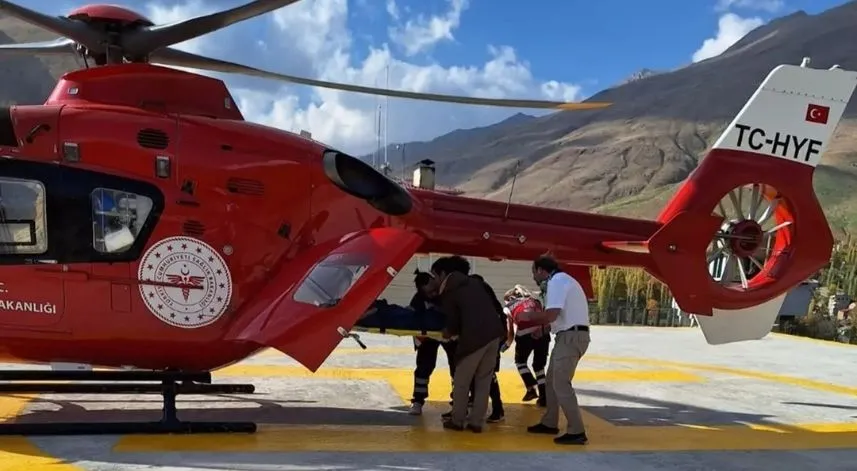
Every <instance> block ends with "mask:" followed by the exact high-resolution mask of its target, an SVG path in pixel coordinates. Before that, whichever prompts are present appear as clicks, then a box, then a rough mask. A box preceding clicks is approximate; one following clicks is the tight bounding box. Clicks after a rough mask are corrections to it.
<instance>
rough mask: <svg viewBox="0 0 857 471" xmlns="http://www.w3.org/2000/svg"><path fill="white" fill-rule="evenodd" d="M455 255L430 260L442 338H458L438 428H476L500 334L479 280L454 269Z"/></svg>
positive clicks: (483, 411) (485, 403)
mask: <svg viewBox="0 0 857 471" xmlns="http://www.w3.org/2000/svg"><path fill="white" fill-rule="evenodd" d="M460 259H461V257H443V258H440V259H438V260H437V261H435V262H434V264H432V267H431V271H432V275H434V277H435V279H436V280H437V282H439V283H440V285H439V287H438V298H439V302H440V307H441V310H442V311H443V312H444V314H445V315H446V325H447V327H446V329H445V330H444V337H445V338H451V337H458V345H457V346H456V349H455V374H454V377H453V390H452V414H451V416H450V419H449V421H445V422H444V424H443V426H444V428H448V429H453V430H463V429H464V428H465V422H467V425H466V427H467V428H469V429H470V430H472V431H474V432H477V433H478V432H481V431H482V427H483V425H484V423H485V415H486V412H487V410H488V395H489V392H490V389H491V378H492V375H493V374H494V366H495V365H496V356H497V351H498V350H499V348H500V340H501V337H503V325H502V323H501V322H500V318H499V317H498V316H497V311H496V309H495V307H494V302H493V300H492V299H491V296H489V294H488V293H487V292H486V290H485V287H484V283H482V282H480V281H479V280H476V279H473V278H471V277H469V276H468V275H466V274H464V273H461V272H460V271H457V270H456V269H455V268H456V266H460ZM471 381H473V382H474V395H473V396H474V397H473V409H472V410H471V412H470V416H469V417H468V414H467V396H468V393H469V392H470V391H469V390H470V382H471Z"/></svg>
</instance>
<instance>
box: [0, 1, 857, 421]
mask: <svg viewBox="0 0 857 471" xmlns="http://www.w3.org/2000/svg"><path fill="white" fill-rule="evenodd" d="M296 1H297V0H279V1H275V0H265V1H255V2H251V3H248V4H246V5H243V6H239V7H236V8H233V9H230V10H226V11H222V12H219V13H215V14H211V15H208V16H202V17H197V18H193V19H189V20H186V21H181V22H177V23H174V24H169V25H154V24H153V23H152V22H151V21H149V20H148V19H146V18H144V17H143V16H141V15H139V14H137V13H135V12H133V11H130V10H127V9H124V8H120V7H117V6H108V5H90V6H85V7H82V8H79V9H77V10H74V11H73V12H72V13H71V14H69V15H68V16H66V17H51V16H47V15H43V14H41V13H38V12H36V11H33V10H30V9H27V8H24V7H22V6H19V5H17V4H15V3H12V2H8V1H0V11H2V12H3V13H6V14H8V15H12V16H15V17H17V18H19V19H21V20H23V21H26V22H29V23H31V24H33V25H37V26H39V27H42V28H44V29H47V30H50V31H52V32H54V33H56V34H58V35H61V36H63V39H58V40H56V41H53V42H46V43H36V44H6V45H2V46H0V49H2V51H3V52H18V53H28V54H66V53H75V54H79V55H80V56H81V57H83V58H84V60H86V61H87V64H88V65H89V62H90V61H91V62H92V63H93V64H94V67H89V66H88V67H87V68H86V69H84V70H78V71H74V72H70V73H68V74H66V75H64V76H63V77H62V79H61V80H60V81H59V83H58V84H57V86H56V88H55V89H54V91H53V93H52V94H51V96H50V97H49V98H48V100H47V101H46V102H45V103H44V105H39V106H13V107H10V108H5V109H0V155H2V156H3V157H4V158H3V159H0V211H2V212H0V263H2V266H0V287H2V292H1V293H0V361H10V362H25V363H42V364H45V363H51V362H74V363H85V364H91V365H96V366H99V367H108V368H115V367H132V368H134V369H136V370H138V371H91V372H90V371H86V372H75V371H66V372H62V371H53V372H49V371H30V372H2V374H0V379H5V380H8V381H21V380H39V381H45V380H49V379H52V380H58V381H68V380H84V381H119V380H136V381H158V382H160V383H162V384H159V385H151V386H146V387H144V386H142V385H141V386H134V387H133V388H132V390H133V391H135V392H151V393H155V392H157V393H162V394H164V396H165V398H166V400H165V401H166V402H165V416H164V420H163V421H162V422H160V423H156V424H149V425H148V426H147V427H148V428H146V427H143V428H133V427H131V426H130V425H128V424H113V425H111V426H106V425H105V424H98V425H92V426H82V425H80V424H76V425H75V426H67V427H65V428H57V427H58V425H56V424H54V425H55V426H54V427H53V428H50V429H45V428H37V427H35V425H36V424H3V427H11V428H2V429H0V433H16V434H17V433H23V434H36V433H48V434H56V433H81V431H85V432H87V433H122V431H126V430H133V431H136V432H140V431H149V432H162V431H172V432H175V431H185V432H188V431H220V430H233V431H234V430H240V431H252V430H255V425H253V424H237V425H236V424H198V423H196V424H189V423H186V422H179V421H178V420H177V419H176V416H175V394H176V393H190V392H193V393H194V394H199V393H202V392H212V391H214V389H211V388H214V385H210V384H207V383H209V382H210V375H209V373H208V372H210V371H211V370H215V369H218V368H221V367H223V366H226V365H229V364H232V363H234V362H237V361H240V360H242V359H244V358H246V357H248V356H250V355H252V354H253V353H255V352H257V351H259V350H260V349H264V348H274V349H277V350H279V351H281V352H283V353H285V354H286V355H289V356H291V357H292V358H294V359H295V360H297V361H299V362H300V363H301V364H303V365H304V366H306V367H307V368H308V369H310V370H312V371H315V370H316V369H318V368H319V366H320V365H321V364H322V363H323V362H324V361H325V360H326V358H327V357H328V356H329V355H330V353H331V352H332V350H333V349H334V348H335V347H336V346H337V345H338V343H339V342H340V341H342V339H343V334H342V333H341V332H343V331H348V330H349V329H351V328H352V327H353V326H354V324H355V322H356V321H357V320H358V318H359V317H360V316H361V314H362V313H363V312H364V311H365V309H366V308H367V306H369V305H370V304H371V303H372V302H373V301H374V300H375V299H376V297H377V296H378V295H379V294H380V293H381V292H382V291H383V290H384V289H385V288H386V287H387V286H388V284H389V283H390V281H391V280H392V279H393V277H395V276H396V274H397V273H398V271H399V270H400V269H401V268H402V266H404V264H405V263H407V261H408V260H409V259H411V257H413V256H414V254H416V253H458V254H462V255H467V256H476V257H486V258H490V259H494V260H503V259H510V260H511V259H514V260H530V259H533V258H535V257H536V256H538V255H539V254H542V253H545V252H548V251H549V252H551V253H553V254H554V255H555V256H556V257H557V259H558V260H560V261H561V262H562V263H563V264H565V265H566V266H568V267H569V269H570V270H573V271H574V273H575V274H577V275H579V276H580V277H581V280H582V282H583V283H584V284H585V285H591V283H590V282H589V278H588V277H589V274H588V271H589V267H590V266H606V265H620V266H634V267H642V268H644V269H645V270H647V271H648V272H649V273H651V274H652V275H653V276H655V277H656V278H658V279H660V280H662V281H663V282H665V283H666V284H667V285H668V286H669V287H670V289H671V291H672V293H673V295H674V297H675V299H676V301H677V303H678V305H679V306H680V307H681V308H682V310H684V311H687V312H693V313H696V314H698V315H699V317H698V319H699V322H700V326H701V328H702V330H703V332H704V334H705V336H706V338H707V339H708V341H709V343H724V342H730V341H736V340H744V339H750V338H761V337H762V336H764V335H765V334H767V332H768V331H769V330H770V327H771V324H772V322H773V320H774V318H775V317H776V314H777V311H778V310H779V307H780V305H781V304H782V302H783V298H784V296H785V294H786V292H787V290H789V289H790V288H791V287H793V286H795V285H797V284H798V283H799V282H801V281H803V280H804V279H806V278H807V277H809V276H810V275H811V274H813V273H814V272H815V271H817V270H818V269H819V268H820V267H822V266H823V265H824V264H826V263H827V261H828V260H829V256H830V252H831V247H832V242H833V238H832V235H831V233H830V230H829V229H828V225H827V223H826V219H825V216H824V214H823V212H822V210H821V208H820V206H819V203H818V201H817V199H816V197H815V194H814V191H813V187H812V175H813V171H814V167H815V166H816V165H817V164H818V162H819V160H820V158H821V156H822V154H823V153H824V150H825V149H826V146H827V145H828V143H829V141H830V139H831V136H832V135H833V132H834V130H835V128H836V126H837V125H838V122H839V120H840V118H841V116H842V113H843V111H844V109H845V105H846V104H847V102H848V101H849V99H850V96H851V94H852V92H853V90H854V86H855V83H857V82H855V73H854V72H848V71H843V70H818V69H811V68H807V67H803V66H793V65H781V66H779V67H777V68H776V69H774V70H773V71H772V72H771V73H770V74H769V75H768V77H767V78H765V79H764V81H763V82H762V84H761V85H760V86H759V89H758V90H757V91H756V92H755V94H754V95H753V96H752V97H751V98H750V100H749V101H748V103H747V104H746V105H745V106H744V108H743V109H742V110H741V111H740V112H739V113H738V115H737V117H736V118H735V120H734V121H733V122H732V123H731V124H730V125H729V126H728V127H727V128H726V130H725V131H724V133H723V135H722V136H721V137H720V139H719V140H718V141H717V142H716V143H715V145H714V146H713V148H712V150H711V151H710V152H709V154H708V155H707V156H706V157H705V158H704V159H703V160H702V162H701V164H700V165H699V167H698V168H697V169H696V170H695V171H694V172H693V173H692V174H691V176H690V177H689V178H688V179H687V180H686V181H685V182H684V183H683V185H682V187H681V189H680V190H679V192H678V194H677V195H675V197H674V198H673V199H672V201H670V203H669V204H668V205H667V206H666V208H665V209H664V210H663V211H662V212H661V214H660V215H659V217H658V218H657V220H654V221H651V220H637V219H629V218H620V217H609V216H604V215H597V214H587V213H581V212H573V211H563V210H557V209H546V208H537V207H531V206H525V205H516V204H506V203H502V202H495V201H485V200H478V199H472V198H465V197H460V196H452V195H448V194H444V193H441V192H436V191H430V190H425V189H419V188H410V187H406V186H404V185H403V184H401V183H399V182H396V181H394V180H392V179H390V178H388V177H387V176H385V175H384V174H383V173H381V172H379V171H378V170H376V169H375V168H373V167H372V166H370V165H368V164H366V163H365V162H363V161H361V160H360V159H357V158H355V157H352V156H349V155H347V154H345V153H343V152H341V151H339V150H337V149H333V148H330V147H328V146H325V145H324V144H322V143H319V142H316V141H313V140H311V139H308V138H304V137H301V136H298V135H296V134H293V133H290V132H286V131H282V130H278V129H272V128H269V127H265V126H261V125H257V124H253V123H249V122H246V121H244V118H243V116H242V114H241V112H240V110H238V108H237V107H236V105H235V102H234V100H233V98H232V96H231V95H230V93H229V91H228V90H227V88H226V87H225V85H224V84H223V82H222V81H220V80H217V79H214V78H210V77H206V76H201V75H196V74H191V73H188V72H184V71H180V70H176V69H172V68H168V67H160V66H156V65H153V64H155V63H158V64H164V65H172V66H181V67H190V68H195V69H203V70H211V71H217V72H227V73H241V74H249V75H255V76H260V77H266V78H271V79H276V80H284V81H288V82H293V83H299V84H305V85H310V86H318V87H326V88H332V89H337V90H345V91H352V92H357V93H368V94H376V95H386V96H391V97H399V98H411V99H420V100H431V101H444V102H455V103H463V104H477V105H491V106H506V107H526V108H550V109H559V110H591V109H598V108H603V107H605V106H608V105H609V103H595V102H590V103H561V102H546V101H534V100H496V99H487V98H471V97H458V96H447V95H436V94H421V93H411V92H405V91H397V90H385V89H376V88H370V87H362V86H355V85H347V84H337V83H330V82H324V81H319V80H313V79H307V78H302V77H295V76H289V75H283V74H277V73H273V72H267V71H262V70H258V69H253V68H250V67H246V66H242V65H239V64H234V63H230V62H226V61H220V60H215V59H210V58H206V57H202V56H199V55H194V54H191V53H187V52H183V51H179V50H177V49H173V48H171V47H170V46H171V45H173V44H176V43H180V42H183V41H186V40H189V39H192V38H194V37H197V36H200V35H203V34H206V33H209V32H212V31H215V30H217V29H220V28H223V27H226V26H228V25H231V24H234V23H236V22H239V21H243V20H246V19H249V18H252V17H255V16H258V15H261V14H264V13H267V12H270V11H272V10H276V9H278V8H282V7H285V6H287V5H289V4H292V3H295V2H296ZM804 65H805V64H804ZM800 234H803V235H801V236H799V235H800ZM810 234H811V235H812V236H813V237H812V239H810V238H809V235H810ZM712 264H719V265H721V266H722V267H723V270H721V273H720V274H719V275H718V276H717V277H714V278H713V277H712V274H711V270H710V265H712ZM139 370H145V371H139ZM2 386H3V388H0V391H7V392H8V391H15V392H22V391H27V392H49V391H52V392H57V391H63V392H70V391H75V392H105V391H112V392H116V391H120V389H118V388H119V387H120V386H116V387H113V386H111V385H109V384H90V385H72V384H65V385H63V384H54V385H50V386H45V385H38V384H26V385H21V384H13V383H10V384H6V385H2ZM78 386H79V387H80V388H82V389H80V388H78V389H73V388H77V387H78ZM87 386H89V388H88V389H87ZM209 386H210V388H208V389H206V388H207V387H209ZM122 387H125V388H126V389H122V390H123V391H124V390H127V388H128V387H129V386H122ZM224 387H225V386H224ZM146 388H150V389H146ZM227 389H228V388H227ZM238 390H241V388H238V389H230V391H238ZM249 390H252V386H247V387H245V389H244V391H245V392H246V391H249ZM222 391H223V390H218V392H222ZM123 427H124V428H123Z"/></svg>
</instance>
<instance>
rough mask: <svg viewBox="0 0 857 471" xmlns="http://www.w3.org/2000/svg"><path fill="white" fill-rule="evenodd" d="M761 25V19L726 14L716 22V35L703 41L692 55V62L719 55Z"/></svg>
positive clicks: (762, 22)
mask: <svg viewBox="0 0 857 471" xmlns="http://www.w3.org/2000/svg"><path fill="white" fill-rule="evenodd" d="M762 24H764V21H762V19H761V18H742V17H740V16H738V15H736V14H734V13H726V14H725V15H723V16H721V17H720V20H719V21H718V22H717V34H715V36H714V37H713V38H708V39H706V40H705V41H703V42H702V46H700V48H699V49H697V50H696V52H694V53H693V62H699V61H702V60H705V59H709V58H711V57H714V56H717V55H719V54H721V53H722V52H723V51H725V50H726V49H729V47H730V46H732V45H733V44H735V43H736V42H738V40H740V39H741V38H743V37H744V36H746V35H747V33H749V32H750V31H752V30H754V29H756V28H758V27H759V26H761V25H762Z"/></svg>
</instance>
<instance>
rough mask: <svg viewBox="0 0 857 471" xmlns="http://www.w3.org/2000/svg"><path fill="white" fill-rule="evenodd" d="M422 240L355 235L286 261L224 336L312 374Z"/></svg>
mask: <svg viewBox="0 0 857 471" xmlns="http://www.w3.org/2000/svg"><path fill="white" fill-rule="evenodd" d="M422 241H423V239H422V237H420V236H419V235H417V234H414V233H412V232H408V231H406V230H402V229H395V228H374V229H368V230H364V231H361V232H356V233H353V234H351V235H350V236H346V237H345V238H343V240H335V241H332V242H331V243H329V244H320V245H318V246H316V247H314V248H312V249H309V250H307V251H306V252H305V253H304V254H303V255H301V256H298V257H297V258H296V259H294V260H291V261H289V263H288V264H287V265H286V266H284V267H283V268H282V269H281V271H280V272H279V273H278V274H277V275H275V276H276V278H275V279H274V280H272V281H271V282H270V283H268V285H267V287H266V289H265V290H266V291H265V292H263V293H261V294H260V295H259V296H258V297H257V298H258V299H259V301H257V303H261V305H260V304H254V305H252V306H249V307H248V308H247V310H248V312H252V313H258V312H261V314H258V315H254V316H252V317H248V316H241V317H239V319H240V321H238V322H237V323H236V324H235V325H233V326H232V327H231V329H230V332H229V334H228V335H227V336H226V338H227V339H229V340H236V341H246V342H253V343H257V344H260V345H265V346H268V347H272V348H275V349H277V350H279V351H281V352H283V353H285V354H286V355H289V356H290V357H292V358H294V359H295V360H297V361H298V362H300V363H301V364H302V365H304V366H305V367H307V368H308V369H309V370H311V371H313V372H315V371H316V370H318V368H319V367H320V366H321V365H322V364H323V363H324V361H325V360H326V359H327V357H328V356H330V354H331V352H333V350H334V349H335V348H336V346H337V345H338V344H339V342H340V341H342V339H343V337H344V334H343V332H345V333H347V332H348V331H349V330H350V329H351V327H352V326H354V324H355V322H357V320H358V319H359V318H360V316H361V315H362V314H363V313H364V312H365V311H366V309H367V308H368V307H369V306H370V305H371V304H372V302H373V301H375V299H376V297H377V296H378V295H379V294H380V293H381V292H382V291H383V290H384V289H385V288H386V287H387V285H388V284H389V283H390V281H392V279H393V278H394V277H395V276H396V274H397V273H398V271H399V270H400V269H401V268H402V266H404V265H405V263H407V262H408V260H410V259H411V257H412V256H413V255H414V253H415V252H416V250H417V249H418V248H419V246H420V244H421V243H422Z"/></svg>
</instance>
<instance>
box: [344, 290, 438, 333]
mask: <svg viewBox="0 0 857 471" xmlns="http://www.w3.org/2000/svg"><path fill="white" fill-rule="evenodd" d="M445 324H446V319H445V317H444V315H443V313H442V312H440V311H439V310H437V309H436V308H434V307H428V308H426V309H425V310H423V311H420V312H418V311H415V310H414V309H413V308H412V307H410V306H400V305H398V304H390V303H388V302H387V300H386V299H379V300H377V301H375V302H374V303H372V305H371V306H370V307H369V309H368V310H367V311H366V312H365V313H363V315H362V316H361V317H360V319H358V320H357V323H356V324H354V328H353V329H352V330H356V331H361V332H374V333H379V334H388V335H401V336H406V337H412V336H419V337H429V338H432V339H435V340H438V341H441V342H445V341H448V340H454V339H444V338H443V335H442V334H441V331H443V329H444V327H446V325H445Z"/></svg>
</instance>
